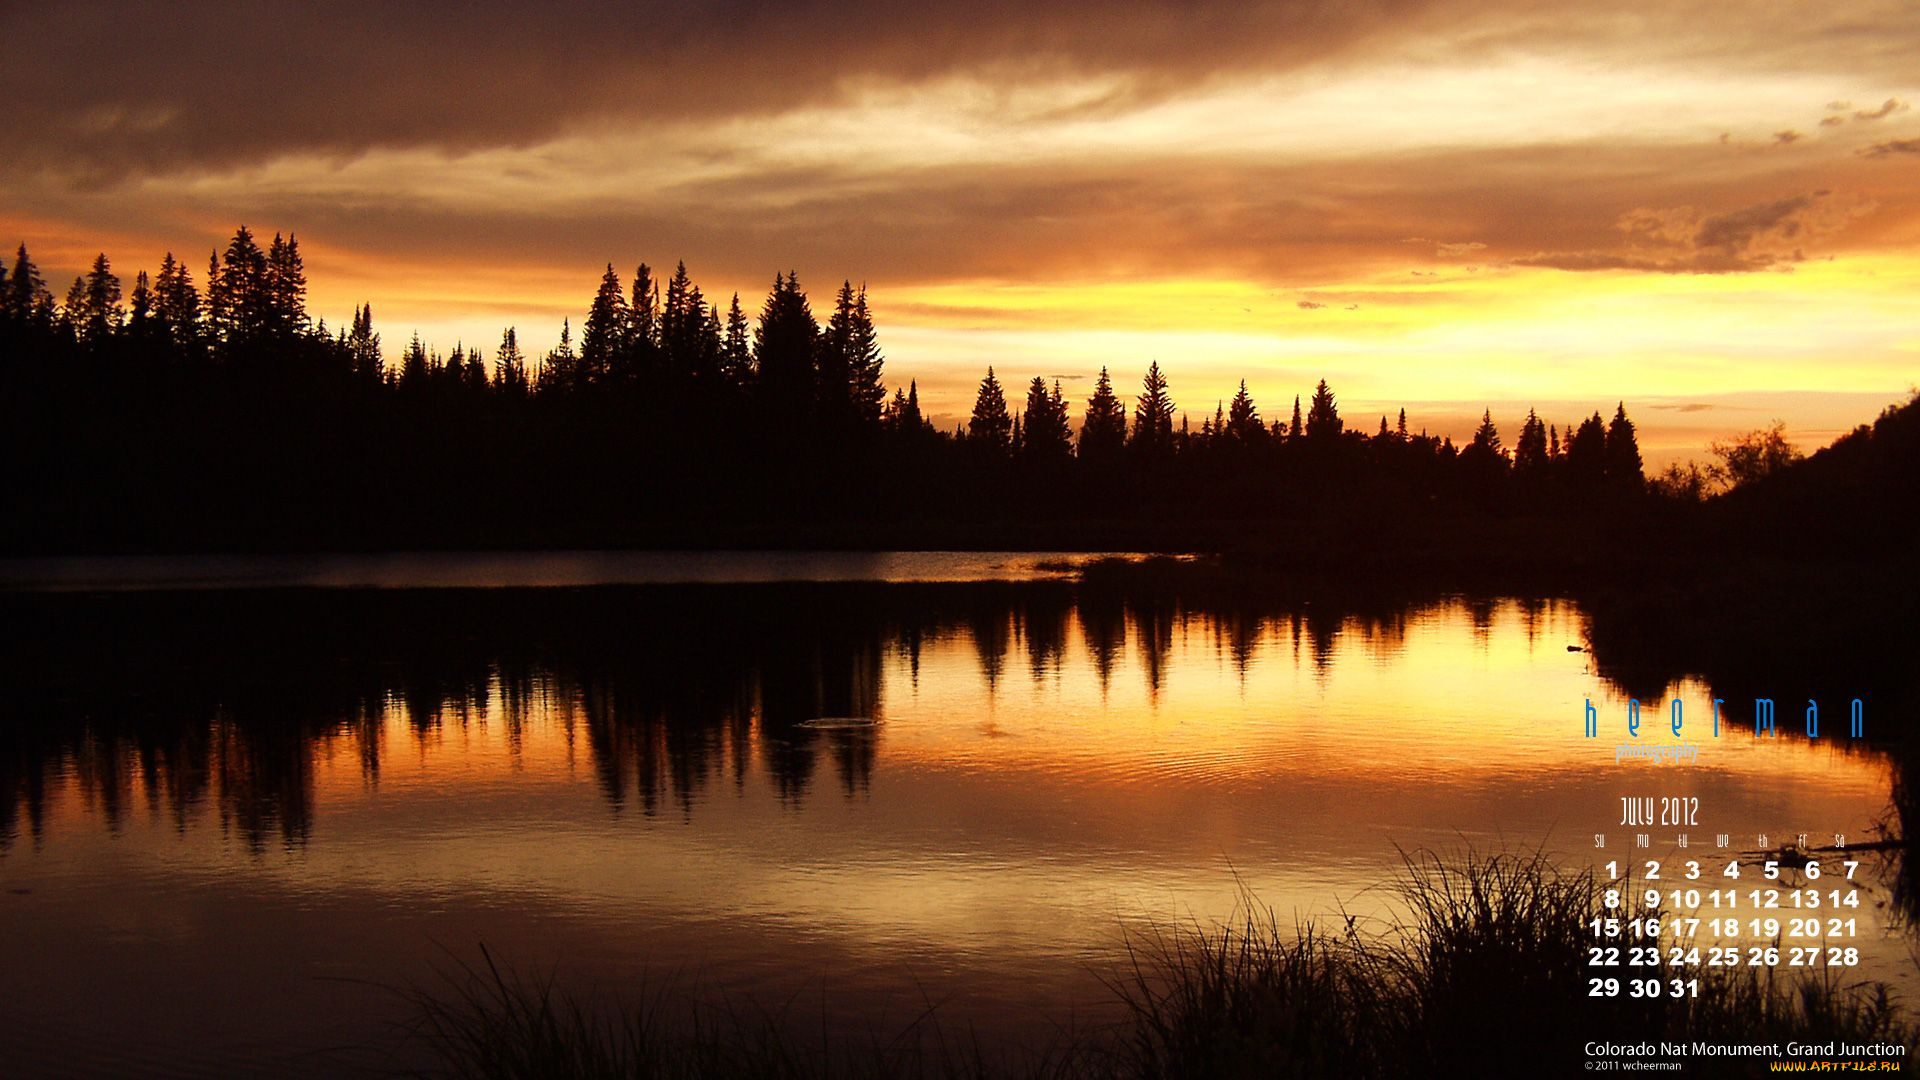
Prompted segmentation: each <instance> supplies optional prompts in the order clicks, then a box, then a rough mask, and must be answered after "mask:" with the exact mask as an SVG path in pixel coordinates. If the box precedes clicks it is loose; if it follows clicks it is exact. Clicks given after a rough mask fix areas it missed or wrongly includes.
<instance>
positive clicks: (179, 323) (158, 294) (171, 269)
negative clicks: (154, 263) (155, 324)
mask: <svg viewBox="0 0 1920 1080" xmlns="http://www.w3.org/2000/svg"><path fill="white" fill-rule="evenodd" d="M153 292H154V310H155V311H156V312H157V313H158V315H159V317H160V320H161V322H162V323H163V324H164V325H165V326H166V330H167V333H168V334H169V335H171V336H172V337H173V341H174V344H175V346H176V347H178V348H180V349H183V350H184V349H187V348H190V347H192V346H193V344H194V343H195V342H197V341H199V339H200V292H199V290H198V289H195V288H194V286H193V275H192V274H191V273H189V272H188V271H187V265H186V264H185V263H183V262H178V261H176V260H175V259H174V257H173V252H171V251H169V252H167V254H166V257H165V258H163V259H161V260H160V274H159V276H158V277H156V278H154V280H153Z"/></svg>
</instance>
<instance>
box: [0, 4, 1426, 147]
mask: <svg viewBox="0 0 1920 1080" xmlns="http://www.w3.org/2000/svg"><path fill="white" fill-rule="evenodd" d="M1433 2H1434V0H1364V2H1361V3H1337V2H1335V0H1291V2H1271V3H1256V4H1241V5H1218V6H1192V7H1189V6H1182V7H1179V8H1170V7H1168V6H1167V5H1164V4H1161V3H1158V2H1152V0H1120V2H1118V3H1113V2H1108V0H1100V2H1098V3H1096V2H1093V0H1068V2H1064V3H1051V4H1045V5H1030V4H1028V3H1026V2H1025V0H983V2H982V0H970V2H967V3H953V2H949V3H945V4H940V3H933V4H927V5H918V6H911V7H909V6H903V5H895V4H889V3H880V2H877V0H857V2H854V3H845V2H840V3H828V2H825V0H787V2H783V3H750V2H726V3H642V4H632V5H618V6H615V5H606V4H586V3H557V4H539V5H534V4H520V3H508V2H505V0H495V2H492V3H472V4H460V5H444V6H442V5H434V6H427V5H416V4H394V3H387V2H379V3H374V2H346V3H276V2H261V0H243V2H234V0H225V2H222V0H186V2H182V3H174V4H166V5H157V4H156V5H142V6H139V7H129V6H128V5H124V4H109V3H87V2H74V3H60V4H41V5H25V4H9V5H6V6H5V8H4V10H3V11H0V36H3V37H4V38H5V40H7V41H8V42H10V43H12V45H13V46H14V47H13V48H12V49H10V50H9V52H10V56H9V60H8V63H7V65H5V67H4V69H0V92H3V93H4V94H5V100H6V101H7V102H8V108H9V113H10V116H9V122H8V124H7V125H6V127H5V128H4V131H3V133H0V160H5V161H7V162H11V163H12V164H13V166H14V167H15V168H18V167H21V166H26V167H28V168H51V169H54V170H56V171H62V172H70V173H81V174H90V175H92V176H94V177H95V178H101V179H111V178H113V177H117V176H120V175H125V174H126V173H128V172H133V173H142V172H149V171H156V170H163V169H167V168H175V167H182V166H198V165H210V166H219V165H225V164H231V163H235V162H245V161H255V160H263V159H267V158H271V157H273V156H275V155H277V154H281V153H285V152H289V151H304V152H314V153H320V154H323V155H342V156H351V155H354V154H357V153H360V152H362V151H365V150H367V149H369V148H374V147H411V146H428V147H436V148H446V149H473V148H477V147H486V146H503V145H505V146H513V145H528V144H531V143H535V142H538V141H541V140H544V139H547V138H549V137H551V136H553V135H555V134H557V133H559V132H561V131H563V130H566V129H567V128H568V127H569V126H570V125H572V124H575V123H578V122H588V121H593V120H596V119H608V118H617V119H620V120H622V121H629V122H638V123H641V124H655V123H672V122H676V121H681V120H697V119H703V118H713V117H721V116H730V115H764V114H770V113H779V112H783V111H786V110H789V109H792V108H795V107H798V106H802V105H807V104H819V103H830V102H832V101H835V100H838V99H840V98H842V97H843V96H845V95H846V94H848V93H849V92H852V91H853V90H856V89H857V88H859V87H860V86H863V85H872V84H875V83H878V84H886V83H889V82H893V83H900V84H912V83H917V82H921V81H924V80H927V79H932V78H938V77H940V76H943V75H950V74H955V73H983V72H984V73H988V74H994V75H996V76H997V79H996V82H999V83H1001V84H1005V85H1013V84H1017V83H1019V82H1020V81H1021V80H1022V79H1026V78H1031V77H1035V76H1043V75H1048V74H1058V75H1109V76H1119V77H1121V78H1122V88H1121V89H1117V90H1114V91H1111V92H1110V93H1109V94H1108V95H1107V97H1106V98H1104V99H1097V100H1095V101H1093V102H1088V103H1082V104H1081V105H1080V106H1078V107H1079V108H1085V109H1095V110H1097V109H1101V108H1112V107H1115V105H1116V104H1117V103H1121V102H1122V101H1123V100H1124V99H1129V98H1140V99H1150V98H1152V97H1153V96H1155V95H1158V94H1161V93H1164V92H1166V91H1167V90H1168V89H1169V88H1170V87H1172V86H1175V85H1181V84H1187V83H1192V82H1195V81H1197V80H1204V79H1205V78H1208V77H1212V76H1214V75H1218V74H1221V73H1229V72H1232V71H1236V70H1247V69H1250V68H1256V67H1257V68H1262V69H1284V68H1285V67H1287V66H1289V65H1291V64H1296V63H1300V62H1304V61H1308V60H1311V61H1316V62H1318V61H1324V60H1326V59H1329V58H1330V57H1333V56H1335V55H1337V54H1339V53H1340V52H1341V51H1342V50H1343V49H1345V48H1348V47H1350V46H1352V45H1354V44H1355V43H1357V42H1360V41H1362V40H1364V39H1366V38H1368V37H1369V36H1370V35H1372V34H1374V33H1376V32H1378V31H1380V30H1381V29H1382V28H1391V27H1398V26H1402V25H1404V24H1405V22H1406V21H1407V20H1409V19H1410V18H1413V17H1415V16H1417V15H1418V14H1419V13H1420V12H1421V11H1423V10H1424V9H1426V8H1428V7H1429V6H1431V5H1432V4H1433Z"/></svg>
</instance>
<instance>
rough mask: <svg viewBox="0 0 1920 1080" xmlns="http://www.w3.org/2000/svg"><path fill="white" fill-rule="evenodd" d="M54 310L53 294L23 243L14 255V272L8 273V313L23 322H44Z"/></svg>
mask: <svg viewBox="0 0 1920 1080" xmlns="http://www.w3.org/2000/svg"><path fill="white" fill-rule="evenodd" d="M52 311H53V296H52V295H51V294H50V293H48V292H47V283H46V281H45V280H44V279H42V278H41V276H40V270H39V268H38V267H36V266H34V265H33V260H32V259H31V258H29V257H28V256H27V245H25V244H21V245H20V248H19V250H18V251H16V252H15V253H14V256H13V272H12V273H10V274H8V275H7V290H6V313H7V314H8V315H9V316H11V317H13V318H14V319H16V320H18V321H20V322H22V323H27V322H33V321H35V320H38V321H40V322H43V323H44V322H45V321H46V320H47V316H49V315H50V314H51V313H52Z"/></svg>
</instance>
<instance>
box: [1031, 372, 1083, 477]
mask: <svg viewBox="0 0 1920 1080" xmlns="http://www.w3.org/2000/svg"><path fill="white" fill-rule="evenodd" d="M1023 417H1024V420H1025V425H1024V430H1023V438H1022V441H1021V444H1020V452H1021V455H1022V457H1024V458H1025V459H1026V460H1028V461H1031V462H1034V463H1036V464H1039V463H1047V462H1061V461H1065V460H1067V458H1069V457H1071V456H1072V455H1073V432H1072V430H1071V429H1070V428H1069V427H1068V426H1067V403H1066V400H1065V399H1064V398H1062V397H1061V395H1060V385H1059V384H1058V383H1055V384H1054V387H1053V389H1052V390H1051V391H1049V390H1048V389H1047V382H1046V380H1045V379H1042V378H1041V377H1040V376H1038V375H1035V376H1034V377H1033V381H1032V382H1030V383H1028V384H1027V407H1026V411H1025V413H1024V414H1023Z"/></svg>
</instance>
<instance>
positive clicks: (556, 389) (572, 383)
mask: <svg viewBox="0 0 1920 1080" xmlns="http://www.w3.org/2000/svg"><path fill="white" fill-rule="evenodd" d="M579 364H580V358H579V356H577V355H576V354H575V353H574V351H573V327H572V321H571V320H566V319H563V320H561V322H560V343H559V344H558V345H555V346H554V347H553V348H551V349H548V350H547V355H546V356H545V357H544V358H543V359H542V360H541V361H540V375H539V377H538V379H536V380H535V385H536V386H537V388H538V389H539V391H540V393H542V394H553V393H565V392H567V391H569V390H572V389H574V388H576V387H577V386H579V385H580V377H579V373H578V371H577V370H576V369H577V368H578V367H579Z"/></svg>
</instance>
